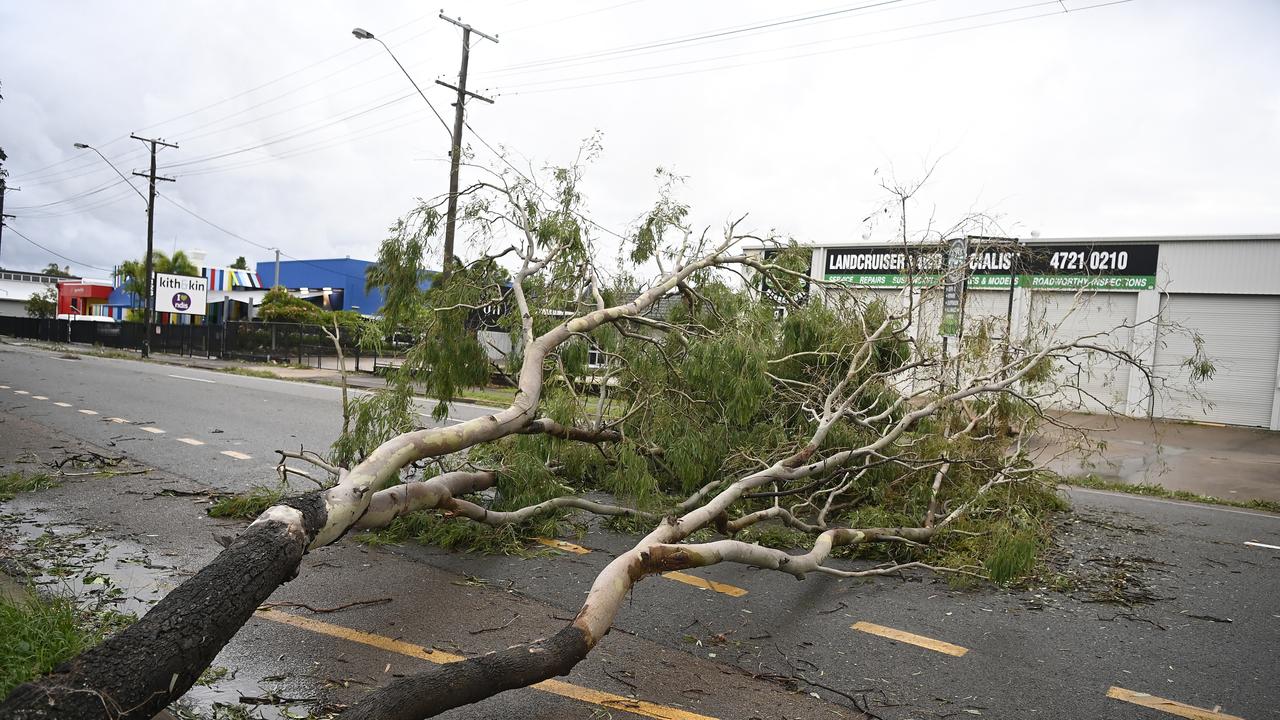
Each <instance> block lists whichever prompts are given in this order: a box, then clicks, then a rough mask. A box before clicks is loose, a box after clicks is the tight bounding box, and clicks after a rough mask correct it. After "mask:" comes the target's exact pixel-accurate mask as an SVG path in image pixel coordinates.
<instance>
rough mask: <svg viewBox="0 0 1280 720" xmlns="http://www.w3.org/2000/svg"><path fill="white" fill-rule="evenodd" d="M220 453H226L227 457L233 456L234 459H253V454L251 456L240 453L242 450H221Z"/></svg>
mask: <svg viewBox="0 0 1280 720" xmlns="http://www.w3.org/2000/svg"><path fill="white" fill-rule="evenodd" d="M222 454H223V455H226V456H227V457H229V458H235V459H237V460H252V459H253V456H252V455H245V454H244V453H242V452H236V451H235V450H223V451H222Z"/></svg>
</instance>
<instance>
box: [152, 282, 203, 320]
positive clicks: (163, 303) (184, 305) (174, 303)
mask: <svg viewBox="0 0 1280 720" xmlns="http://www.w3.org/2000/svg"><path fill="white" fill-rule="evenodd" d="M208 293H209V280H208V278H202V277H189V276H187V275H168V274H166V273H156V312H167V313H179V314H182V315H204V314H205V304H206V302H207V296H208Z"/></svg>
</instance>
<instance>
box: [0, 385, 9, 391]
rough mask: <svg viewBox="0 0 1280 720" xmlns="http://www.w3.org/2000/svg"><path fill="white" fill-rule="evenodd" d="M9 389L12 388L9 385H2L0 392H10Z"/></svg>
mask: <svg viewBox="0 0 1280 720" xmlns="http://www.w3.org/2000/svg"><path fill="white" fill-rule="evenodd" d="M9 389H10V388H9V386H8V385H0V390H9Z"/></svg>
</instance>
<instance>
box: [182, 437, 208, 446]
mask: <svg viewBox="0 0 1280 720" xmlns="http://www.w3.org/2000/svg"><path fill="white" fill-rule="evenodd" d="M178 442H180V443H186V444H188V445H203V444H204V443H203V442H201V441H199V440H197V439H195V438H178Z"/></svg>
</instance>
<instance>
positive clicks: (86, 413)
mask: <svg viewBox="0 0 1280 720" xmlns="http://www.w3.org/2000/svg"><path fill="white" fill-rule="evenodd" d="M80 412H82V413H84V414H85V415H97V414H98V411H97V410H81V411H80Z"/></svg>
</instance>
